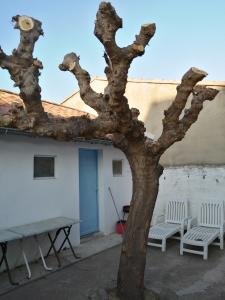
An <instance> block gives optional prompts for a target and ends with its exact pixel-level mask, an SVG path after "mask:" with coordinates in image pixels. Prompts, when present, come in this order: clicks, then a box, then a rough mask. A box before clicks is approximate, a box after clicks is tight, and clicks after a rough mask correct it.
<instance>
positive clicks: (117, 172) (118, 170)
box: [112, 160, 123, 176]
mask: <svg viewBox="0 0 225 300" xmlns="http://www.w3.org/2000/svg"><path fill="white" fill-rule="evenodd" d="M112 170H113V176H122V171H123V161H122V160H113V161H112Z"/></svg>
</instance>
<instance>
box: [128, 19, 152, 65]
mask: <svg viewBox="0 0 225 300" xmlns="http://www.w3.org/2000/svg"><path fill="white" fill-rule="evenodd" d="M155 31H156V25H155V24H154V23H152V24H144V25H142V26H141V30H140V33H139V34H138V35H136V39H135V41H134V42H133V44H132V45H130V46H128V47H127V48H126V49H127V51H128V53H129V58H130V60H132V59H134V58H135V57H137V56H141V55H143V54H144V52H145V47H146V46H147V45H148V43H149V41H150V40H151V38H152V37H153V36H154V34H155Z"/></svg>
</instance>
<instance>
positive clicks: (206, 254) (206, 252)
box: [203, 245, 208, 260]
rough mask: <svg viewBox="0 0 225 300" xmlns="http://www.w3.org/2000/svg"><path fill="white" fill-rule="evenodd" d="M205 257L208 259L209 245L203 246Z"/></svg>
mask: <svg viewBox="0 0 225 300" xmlns="http://www.w3.org/2000/svg"><path fill="white" fill-rule="evenodd" d="M203 253H204V254H203V259H204V260H207V259H208V245H207V246H204V247H203Z"/></svg>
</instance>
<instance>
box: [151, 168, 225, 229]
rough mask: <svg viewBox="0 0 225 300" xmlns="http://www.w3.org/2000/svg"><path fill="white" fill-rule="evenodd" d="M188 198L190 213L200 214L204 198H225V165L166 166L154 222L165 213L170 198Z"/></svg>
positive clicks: (195, 215)
mask: <svg viewBox="0 0 225 300" xmlns="http://www.w3.org/2000/svg"><path fill="white" fill-rule="evenodd" d="M181 197H182V198H184V199H187V200H188V201H189V204H190V205H189V207H190V215H191V216H193V217H197V216H198V208H199V204H200V202H201V201H202V200H208V201H210V200H217V201H224V200H225V166H184V167H174V168H173V167H171V168H166V169H165V170H164V172H163V175H162V176H161V178H160V185H159V194H158V198H157V202H156V206H155V210H154V215H153V220H152V223H153V224H154V223H155V222H156V216H157V215H161V214H164V213H165V207H166V203H167V201H168V200H169V199H180V198H181Z"/></svg>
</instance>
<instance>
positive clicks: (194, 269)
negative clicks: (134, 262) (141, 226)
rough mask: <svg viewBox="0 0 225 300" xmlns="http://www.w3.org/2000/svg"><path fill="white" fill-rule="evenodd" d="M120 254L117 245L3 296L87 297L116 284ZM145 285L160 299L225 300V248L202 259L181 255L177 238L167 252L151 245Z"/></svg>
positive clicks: (9, 299)
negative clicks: (206, 258) (205, 259)
mask: <svg viewBox="0 0 225 300" xmlns="http://www.w3.org/2000/svg"><path fill="white" fill-rule="evenodd" d="M105 243H106V241H105ZM119 253H120V246H115V247H113V248H110V249H108V250H106V251H103V252H101V253H98V254H96V255H94V256H90V257H89V258H86V259H84V260H81V261H79V262H77V263H75V264H72V265H69V266H67V267H65V268H63V269H61V270H58V271H56V272H53V273H49V275H45V276H44V277H42V278H41V279H38V280H35V281H33V282H31V283H29V284H26V285H23V286H20V287H17V288H15V289H14V290H11V291H9V292H8V293H6V294H4V295H2V296H1V297H0V299H1V300H20V299H24V300H25V299H32V300H53V299H54V300H85V299H88V296H90V295H91V294H93V293H94V291H95V290H96V289H100V290H101V289H104V288H110V287H113V286H114V285H115V283H116V275H117V268H118V262H119ZM145 285H146V287H147V288H149V289H152V290H153V291H155V292H157V293H159V294H160V295H161V298H160V299H169V300H175V299H182V300H189V299H190V300H203V299H204V300H224V299H225V251H221V250H220V249H219V248H218V247H215V246H211V247H210V249H209V259H208V261H203V259H202V258H201V257H200V256H198V255H193V254H185V255H184V256H180V255H179V242H178V241H175V240H172V241H170V242H169V243H168V248H167V251H166V253H162V252H161V251H160V249H158V248H150V249H149V250H148V254H147V266H146V274H145ZM95 299H97V298H95ZM97 300H98V299H97ZM99 300H100V298H99ZM131 300H132V299H131Z"/></svg>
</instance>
